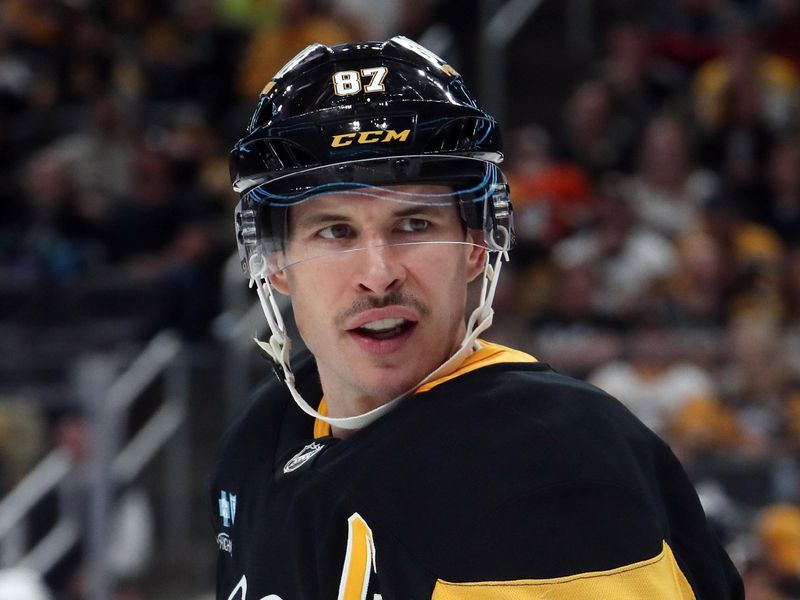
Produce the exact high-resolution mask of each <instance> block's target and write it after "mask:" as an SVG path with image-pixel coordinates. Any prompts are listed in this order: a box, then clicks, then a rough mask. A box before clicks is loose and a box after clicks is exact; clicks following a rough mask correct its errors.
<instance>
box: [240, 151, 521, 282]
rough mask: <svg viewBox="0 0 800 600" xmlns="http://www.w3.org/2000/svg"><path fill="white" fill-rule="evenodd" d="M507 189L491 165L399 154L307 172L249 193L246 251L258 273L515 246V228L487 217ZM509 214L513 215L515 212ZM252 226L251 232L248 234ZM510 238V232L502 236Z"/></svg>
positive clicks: (244, 208) (244, 216)
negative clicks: (448, 248)
mask: <svg viewBox="0 0 800 600" xmlns="http://www.w3.org/2000/svg"><path fill="white" fill-rule="evenodd" d="M498 194H502V195H504V198H505V199H506V206H507V186H506V184H505V179H504V178H503V176H502V173H501V172H500V170H499V169H498V168H497V166H496V165H494V164H493V163H490V162H486V161H482V160H477V159H470V158H464V157H418V156H414V157H393V158H391V159H386V158H382V159H369V160H362V161H351V162H347V163H340V164H335V165H326V166H323V167H317V168H313V169H306V170H303V171H300V172H296V173H292V174H289V175H285V176H282V177H278V178H275V179H272V180H270V181H268V182H265V183H262V184H261V185H259V186H257V187H255V188H253V189H252V190H250V191H249V192H248V193H247V194H245V195H244V196H243V197H242V200H241V202H240V206H239V207H238V213H239V214H238V215H237V221H238V222H239V224H240V236H239V240H240V253H241V254H242V260H243V261H245V263H244V264H245V267H246V269H247V270H248V271H249V273H250V275H251V277H264V276H269V275H272V274H274V273H276V272H278V271H281V270H284V269H287V268H289V267H292V266H294V265H297V264H301V263H306V262H308V261H311V260H314V261H319V260H325V261H326V262H328V263H331V268H335V265H334V264H333V263H334V262H336V261H339V262H341V261H345V260H351V261H352V260H363V257H364V256H365V252H366V251H369V250H374V249H385V250H383V251H391V252H392V253H394V254H395V255H398V256H399V255H400V253H402V254H403V255H404V256H405V255H409V254H411V253H416V254H422V253H426V252H436V251H437V249H438V250H441V249H442V246H441V245H442V244H448V245H462V246H480V247H483V248H486V249H487V250H500V249H503V250H504V249H507V246H508V243H510V231H509V230H510V227H509V228H508V229H506V231H505V232H503V231H499V230H498V227H497V224H498V222H497V219H495V218H494V216H493V215H487V210H488V208H489V207H492V206H494V202H493V200H494V199H495V197H496V196H497V195H498ZM509 218H510V217H509ZM242 233H244V235H242ZM501 238H502V239H501Z"/></svg>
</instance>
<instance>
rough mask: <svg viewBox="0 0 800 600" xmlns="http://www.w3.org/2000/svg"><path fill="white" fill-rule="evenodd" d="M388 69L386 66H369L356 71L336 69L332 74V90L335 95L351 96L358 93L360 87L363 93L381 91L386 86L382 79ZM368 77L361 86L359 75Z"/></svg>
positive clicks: (384, 77)
mask: <svg viewBox="0 0 800 600" xmlns="http://www.w3.org/2000/svg"><path fill="white" fill-rule="evenodd" d="M387 73H389V69H387V68H386V67H369V68H367V69H361V73H360V74H359V72H358V71H337V72H336V73H334V74H333V91H334V93H335V94H336V95H337V96H352V95H353V94H357V93H359V92H360V91H361V90H362V89H363V90H364V92H365V93H370V92H382V91H384V90H385V89H386V88H385V87H384V86H383V80H384V79H386V75H387ZM362 76H363V77H369V83H367V85H364V86H362V84H361V77H362Z"/></svg>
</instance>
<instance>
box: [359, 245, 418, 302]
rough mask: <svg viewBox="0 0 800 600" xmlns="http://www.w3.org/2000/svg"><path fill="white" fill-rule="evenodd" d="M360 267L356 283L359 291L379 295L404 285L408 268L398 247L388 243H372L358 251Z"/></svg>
mask: <svg viewBox="0 0 800 600" xmlns="http://www.w3.org/2000/svg"><path fill="white" fill-rule="evenodd" d="M358 254H361V255H362V256H359V257H358V259H359V269H358V272H357V274H356V279H355V281H356V285H357V286H358V288H359V291H362V292H372V293H375V294H378V295H382V294H385V293H386V292H389V291H392V290H395V289H397V288H399V287H400V286H402V284H403V282H404V281H405V278H406V269H405V267H404V266H403V264H402V261H401V260H400V257H399V256H398V252H397V248H395V247H394V246H391V245H387V244H381V245H374V246H372V245H370V246H367V247H366V248H363V249H362V250H360V251H358Z"/></svg>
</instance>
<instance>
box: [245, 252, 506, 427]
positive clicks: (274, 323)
mask: <svg viewBox="0 0 800 600" xmlns="http://www.w3.org/2000/svg"><path fill="white" fill-rule="evenodd" d="M504 260H506V261H507V260H508V253H507V252H505V251H502V252H497V258H496V259H495V261H494V265H492V262H491V257H490V255H489V252H487V253H486V258H485V260H484V267H483V281H482V285H481V296H480V302H479V304H478V306H477V308H476V309H475V310H474V311H472V314H471V315H470V317H469V321H468V322H467V333H466V335H465V336H464V339H463V340H462V342H461V345H460V346H459V348H458V350H456V352H455V353H454V354H453V355H452V356H451V357H450V358H448V359H447V360H446V361H445V362H444V363H442V364H441V365H439V367H438V368H437V369H436V370H435V371H433V372H432V373H430V374H429V375H428V376H426V377H425V378H424V379H423V380H422V381H420V382H419V383H418V384H416V385H415V386H414V387H413V388H411V389H410V390H408V391H406V392H405V393H403V394H400V395H399V396H397V397H396V398H394V399H392V400H390V401H389V402H387V403H386V404H383V405H381V406H379V407H377V408H374V409H372V410H371V411H369V412H366V413H363V414H360V415H356V416H354V417H340V418H335V417H329V416H326V415H322V414H320V413H319V412H318V411H316V410H315V409H314V408H313V407H311V406H310V405H309V404H308V402H306V401H305V399H304V398H303V396H301V395H300V392H298V391H297V388H296V387H295V379H294V373H292V370H291V367H290V366H289V351H290V347H291V340H290V339H289V337H288V336H287V335H286V327H285V326H284V323H283V318H281V313H280V310H279V309H278V305H277V303H276V302H275V296H274V295H273V293H272V285H271V284H270V282H269V279H267V278H262V277H259V278H257V279H251V280H250V285H251V286H253V285H254V286H255V288H256V292H257V293H258V298H259V300H260V301H261V308H262V309H263V311H264V315H265V316H266V317H267V324H268V325H269V329H270V331H271V335H270V337H269V342H264V341H262V340H259V339H256V340H255V342H256V343H257V344H258V345H259V347H260V348H261V349H262V350H264V352H266V353H267V354H268V355H269V356H270V357H271V358H272V360H274V361H275V363H276V364H277V365H279V366H280V369H281V370H282V371H283V381H284V383H285V384H286V387H287V388H289V393H291V395H292V398H294V401H295V402H296V403H297V406H299V407H300V409H301V410H302V411H303V412H304V413H306V414H307V415H310V416H312V417H315V418H317V419H320V420H322V421H325V422H326V423H328V424H330V425H331V426H333V427H339V428H341V429H361V428H362V427H365V426H366V425H369V424H370V423H372V422H373V421H375V420H376V419H377V418H378V417H380V416H381V415H383V414H384V413H386V412H388V411H390V410H392V408H393V407H394V406H395V405H396V404H397V403H398V402H400V400H402V399H403V398H406V397H407V396H409V395H410V394H412V393H413V392H414V390H416V389H417V388H419V387H420V386H421V385H423V384H425V383H428V382H429V381H433V380H435V379H439V378H441V377H445V376H447V375H449V374H450V373H452V372H453V371H455V370H456V369H457V368H458V367H459V365H461V363H463V362H464V360H465V359H466V358H467V357H468V356H469V355H470V354H472V353H473V352H474V351H475V350H477V349H478V348H479V345H478V342H477V340H478V336H479V335H480V334H481V333H483V332H484V331H486V329H488V328H489V326H490V325H491V324H492V318H493V317H494V310H493V309H492V302H493V301H494V295H495V291H496V290H497V281H498V279H499V275H500V268H501V267H502V265H503V261H504Z"/></svg>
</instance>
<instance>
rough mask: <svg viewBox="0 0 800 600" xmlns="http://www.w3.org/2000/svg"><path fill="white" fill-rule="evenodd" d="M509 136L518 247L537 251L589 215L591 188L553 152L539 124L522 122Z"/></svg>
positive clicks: (506, 161) (508, 160)
mask: <svg viewBox="0 0 800 600" xmlns="http://www.w3.org/2000/svg"><path fill="white" fill-rule="evenodd" d="M509 137H510V139H509V141H508V144H507V148H508V149H507V155H506V160H505V163H506V164H507V165H508V167H507V173H508V175H507V176H508V179H509V185H510V186H511V189H513V190H514V226H515V228H516V235H517V247H516V248H517V249H519V250H521V251H522V253H523V254H525V255H527V254H530V255H536V254H537V253H541V252H542V251H543V250H544V249H545V248H547V247H549V246H551V245H552V244H554V243H556V242H558V241H559V240H561V239H562V238H564V237H566V236H567V235H568V234H569V233H571V232H572V231H574V230H575V228H577V227H578V226H579V225H580V224H582V223H583V222H584V221H585V220H586V219H587V218H588V216H589V215H588V213H589V204H590V202H591V198H592V195H593V192H592V190H591V188H590V185H589V182H588V181H587V179H586V177H585V176H584V174H583V172H582V171H581V170H580V169H579V168H578V167H577V166H576V165H574V164H572V163H570V162H566V161H559V160H557V159H556V158H555V156H554V153H553V148H552V144H551V141H550V137H549V135H548V134H547V132H546V131H545V130H544V129H542V128H541V127H537V126H533V125H529V126H526V127H520V128H519V129H516V130H514V131H512V132H511V135H510V136H509ZM520 258H522V260H525V256H523V257H520Z"/></svg>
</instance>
